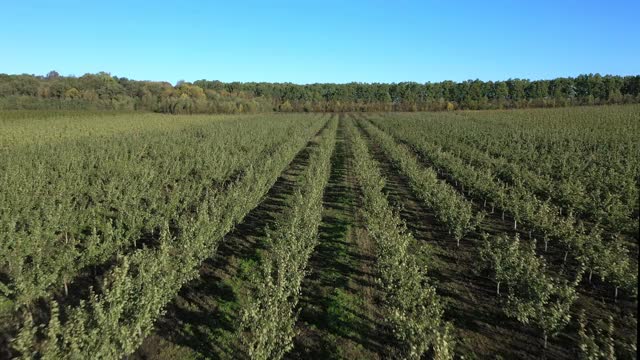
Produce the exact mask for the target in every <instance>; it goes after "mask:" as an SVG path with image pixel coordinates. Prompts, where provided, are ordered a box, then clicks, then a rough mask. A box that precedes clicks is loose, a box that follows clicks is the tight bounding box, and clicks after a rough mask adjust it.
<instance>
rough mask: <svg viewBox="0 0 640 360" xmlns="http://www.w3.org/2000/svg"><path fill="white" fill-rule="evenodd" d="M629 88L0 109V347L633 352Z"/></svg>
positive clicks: (180, 351) (272, 353)
mask: <svg viewBox="0 0 640 360" xmlns="http://www.w3.org/2000/svg"><path fill="white" fill-rule="evenodd" d="M639 191H640V106H639V105H624V106H600V107H571V108H559V109H533V110H509V111H498V110H495V111H493V110H487V111H455V112H432V113H420V112H418V113H339V114H338V113H336V114H314V113H310V114H296V113H291V114H256V115H193V116H179V115H161V114H152V113H108V112H102V113H100V112H96V113H89V112H64V111H60V112H31V111H11V112H10V111H7V112H0V334H1V335H0V358H12V357H20V356H22V357H24V358H43V359H57V358H107V359H111V358H124V357H127V358H136V359H177V358H180V359H182V358H184V359H204V358H221V359H232V358H233V359H235V358H253V359H273V358H291V359H307V358H318V359H327V358H331V359H334V358H335V359H342V358H344V359H386V358H410V359H419V358H437V359H450V358H464V359H476V358H477V359H484V358H504V359H515V358H518V359H539V358H552V359H575V358H580V357H582V358H588V359H601V358H602V359H607V358H613V356H615V357H616V358H618V359H634V358H636V357H637V355H636V349H637V288H638V278H637V274H638V261H637V258H638V241H639V235H638V234H639V232H640V229H639V216H640V215H639V198H640V195H639Z"/></svg>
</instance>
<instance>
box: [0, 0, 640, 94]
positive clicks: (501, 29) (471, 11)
mask: <svg viewBox="0 0 640 360" xmlns="http://www.w3.org/2000/svg"><path fill="white" fill-rule="evenodd" d="M0 18H1V19H2V20H1V21H0V39H2V45H1V49H2V50H0V73H9V74H16V73H30V74H31V73H33V74H45V73H47V72H48V71H49V70H53V69H55V70H57V71H58V72H59V73H60V74H63V75H70V74H74V75H77V76H80V75H82V74H84V73H87V72H98V71H107V72H110V73H112V74H113V75H118V76H126V77H129V78H132V79H137V80H167V81H170V82H172V83H175V82H176V81H177V80H180V79H184V80H187V81H194V80H198V79H202V78H206V79H209V80H214V79H218V80H222V81H271V82H285V81H287V82H295V83H313V82H350V81H360V82H399V81H418V82H427V81H441V80H455V81H462V80H466V79H476V78H479V79H481V80H503V79H507V78H516V77H519V78H530V79H546V78H553V77H557V76H574V75H577V74H581V73H595V72H599V73H601V74H618V75H631V74H634V75H635V74H640V0H609V1H603V0H601V1H591V0H583V1H578V0H571V1H567V0H557V1H550V0H539V1H526V0H512V1H480V0H476V1H444V0H438V1H429V0H423V1H419V0H415V1H409V0H386V1H382V0H369V1H364V0H342V1H336V0H325V1H305V0H298V1H293V0H291V1H288V0H287V1H281V0H280V1H229V0H227V1H193V0H190V1H135V0H130V1H120V0H115V1H68V0H61V1H31V0H6V1H4V2H3V4H2V15H1V17H0Z"/></svg>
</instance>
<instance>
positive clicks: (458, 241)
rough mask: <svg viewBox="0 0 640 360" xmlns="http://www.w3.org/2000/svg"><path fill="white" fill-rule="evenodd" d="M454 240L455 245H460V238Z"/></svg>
mask: <svg viewBox="0 0 640 360" xmlns="http://www.w3.org/2000/svg"><path fill="white" fill-rule="evenodd" d="M456 242H457V245H456V246H457V247H460V239H456Z"/></svg>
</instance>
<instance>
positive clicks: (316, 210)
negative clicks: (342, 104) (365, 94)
mask: <svg viewBox="0 0 640 360" xmlns="http://www.w3.org/2000/svg"><path fill="white" fill-rule="evenodd" d="M337 125H338V121H337V119H332V120H330V122H329V123H328V126H327V127H326V128H325V129H324V131H323V132H322V135H321V136H322V137H321V139H320V141H319V142H318V146H317V147H315V148H314V149H313V150H312V152H311V154H310V156H309V166H308V167H307V168H306V170H305V172H304V173H303V175H302V177H301V178H299V179H298V185H297V188H296V190H295V193H294V195H293V197H292V199H290V202H291V203H292V205H291V206H290V207H287V208H286V209H285V211H284V212H283V213H282V218H280V219H279V220H278V221H277V222H276V225H275V227H274V228H273V229H268V230H267V235H266V239H265V244H266V248H267V251H266V253H265V254H264V255H263V256H261V258H260V264H259V267H258V269H257V270H256V271H255V273H254V274H252V275H251V277H250V278H249V282H250V291H249V294H248V296H247V302H246V304H245V305H244V306H243V307H242V309H241V311H240V322H239V327H238V338H239V339H240V341H241V343H242V345H243V350H244V351H245V352H246V355H247V357H248V358H250V359H256V360H258V359H265V360H266V359H281V358H282V357H284V355H285V354H286V353H287V352H288V351H290V350H291V349H292V348H293V338H294V336H295V334H296V332H295V324H296V321H297V318H298V310H297V305H298V300H299V298H300V294H301V290H302V280H303V279H304V277H305V276H306V274H307V270H306V268H307V263H308V261H309V258H310V257H311V254H312V253H313V251H314V249H315V247H316V245H317V243H318V228H319V226H320V223H321V221H322V196H323V194H324V189H325V187H326V185H327V183H328V182H329V174H330V170H331V154H332V153H333V149H334V147H335V139H336V129H337Z"/></svg>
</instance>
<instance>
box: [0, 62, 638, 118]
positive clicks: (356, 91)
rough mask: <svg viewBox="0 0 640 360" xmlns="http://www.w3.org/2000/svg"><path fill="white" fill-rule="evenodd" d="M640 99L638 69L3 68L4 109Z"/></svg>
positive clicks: (345, 107) (525, 104) (306, 107)
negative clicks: (509, 73) (268, 78)
mask: <svg viewBox="0 0 640 360" xmlns="http://www.w3.org/2000/svg"><path fill="white" fill-rule="evenodd" d="M639 102H640V75H635V76H614V75H606V76H601V75H599V74H589V75H579V76H577V77H575V78H557V79H553V80H535V81H531V80H527V79H509V80H506V81H495V82H494V81H486V82H485V81H480V80H467V81H463V82H453V81H443V82H439V83H425V84H419V83H415V82H402V83H394V84H381V83H373V84H366V83H349V84H309V85H297V84H291V83H256V82H249V83H240V82H231V83H223V82H221V81H208V80H198V81H195V82H193V83H188V82H183V81H180V82H178V83H177V84H176V85H175V86H173V85H171V84H170V83H168V82H156V81H136V80H130V79H127V78H124V77H117V76H111V75H110V74H108V73H104V72H100V73H97V74H85V75H83V76H81V77H74V76H60V75H59V74H58V73H57V72H55V71H51V72H49V73H48V74H47V75H46V76H35V75H26V74H24V75H7V74H0V109H63V110H64V109H91V110H141V111H155V112H162V113H172V114H197V113H253V112H269V111H281V112H343V111H438V110H456V109H472V110H482V109H510V108H530V107H563V106H571V105H601V104H624V103H639Z"/></svg>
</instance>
